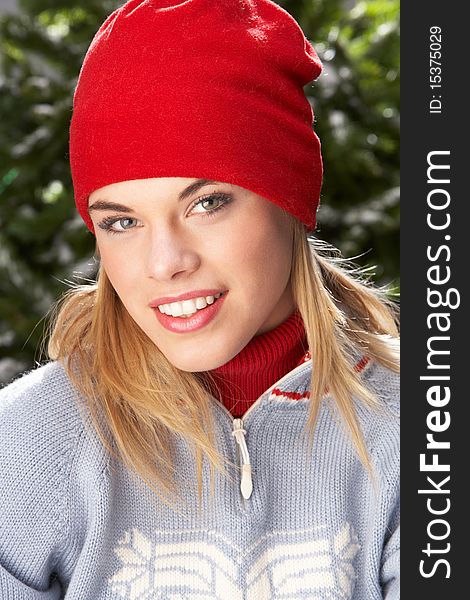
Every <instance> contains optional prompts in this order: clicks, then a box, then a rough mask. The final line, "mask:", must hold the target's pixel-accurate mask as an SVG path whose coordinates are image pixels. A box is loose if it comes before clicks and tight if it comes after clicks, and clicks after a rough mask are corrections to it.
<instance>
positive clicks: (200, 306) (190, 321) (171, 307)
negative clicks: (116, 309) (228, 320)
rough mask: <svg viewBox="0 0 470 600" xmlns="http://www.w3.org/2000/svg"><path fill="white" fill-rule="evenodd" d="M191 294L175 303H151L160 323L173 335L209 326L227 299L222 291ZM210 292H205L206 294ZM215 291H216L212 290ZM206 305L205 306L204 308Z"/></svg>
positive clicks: (159, 301)
mask: <svg viewBox="0 0 470 600" xmlns="http://www.w3.org/2000/svg"><path fill="white" fill-rule="evenodd" d="M201 291H202V290H200V291H199V292H198V293H197V295H196V294H191V295H192V297H190V298H188V295H186V296H185V297H183V298H184V299H183V298H182V297H181V296H180V299H178V300H176V299H175V298H173V299H172V300H173V302H162V300H168V299H169V298H161V299H158V300H157V301H153V302H152V303H151V308H153V311H154V313H155V316H156V317H157V319H158V321H159V322H160V324H161V325H163V327H165V329H168V330H169V331H172V332H173V333H190V332H193V331H197V330H198V329H201V328H203V327H205V326H206V325H208V324H209V323H210V322H211V321H212V320H213V319H214V318H215V317H216V315H217V314H218V312H219V310H220V309H221V308H222V305H223V303H224V301H225V298H226V297H227V293H222V292H220V291H217V292H215V293H214V294H207V295H206V294H201ZM206 291H209V290H204V292H206ZM212 291H214V290H212ZM204 304H205V306H204Z"/></svg>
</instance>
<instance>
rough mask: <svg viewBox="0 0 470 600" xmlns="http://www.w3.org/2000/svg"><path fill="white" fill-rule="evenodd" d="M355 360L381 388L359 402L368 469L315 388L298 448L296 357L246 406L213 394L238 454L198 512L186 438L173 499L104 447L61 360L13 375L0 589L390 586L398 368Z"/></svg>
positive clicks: (8, 597)
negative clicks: (313, 421) (315, 417)
mask: <svg viewBox="0 0 470 600" xmlns="http://www.w3.org/2000/svg"><path fill="white" fill-rule="evenodd" d="M361 367H364V368H363V375H362V376H363V377H364V378H366V380H367V382H368V385H369V386H371V388H372V389H373V390H375V391H376V393H377V394H378V395H379V398H380V400H381V403H382V408H381V409H380V410H371V409H366V408H364V406H363V405H362V404H359V403H358V404H357V410H358V416H359V419H360V423H361V426H362V429H363V432H364V435H365V439H366V442H367V445H368V448H369V451H370V455H371V458H372V461H373V465H374V468H375V474H376V476H375V481H374V480H372V479H371V477H370V475H369V474H368V472H367V471H366V470H365V469H364V467H363V466H362V464H361V463H360V461H359V460H358V458H357V456H356V454H355V453H354V450H353V448H352V446H351V442H350V440H349V438H348V435H347V434H346V433H345V430H344V429H343V427H342V425H341V423H340V420H339V419H338V417H337V415H336V414H335V411H334V410H333V409H332V404H331V401H330V400H329V399H328V398H326V399H325V401H324V403H323V406H322V409H321V411H320V415H319V421H318V426H317V429H316V434H315V439H314V444H313V451H312V453H311V455H308V444H307V439H308V438H307V436H305V435H304V434H303V431H304V426H305V423H306V419H307V415H308V404H309V398H308V386H309V377H310V372H311V368H312V366H311V361H309V362H306V363H304V364H303V365H301V366H299V367H297V368H296V369H294V371H292V372H291V373H289V374H288V375H286V376H285V377H283V378H282V379H281V380H280V381H279V382H277V383H276V384H275V385H274V387H273V388H271V389H270V390H267V391H266V392H265V393H264V394H263V395H262V396H261V397H260V398H259V399H258V401H257V402H256V403H255V404H254V405H253V407H252V408H251V409H250V410H249V411H248V413H246V414H245V416H244V418H243V421H240V420H234V419H233V418H232V417H231V415H230V413H229V412H228V411H227V410H226V409H225V408H224V407H223V406H222V405H221V404H219V403H217V402H216V401H215V400H214V402H213V413H214V416H215V423H216V432H217V442H218V445H219V449H220V450H221V452H223V453H224V455H226V456H228V457H229V458H230V459H231V460H232V461H233V462H234V463H235V464H236V465H237V468H235V467H234V469H233V472H232V475H233V478H232V481H231V480H230V479H228V478H224V477H222V476H217V480H216V487H215V497H214V499H213V501H212V502H211V500H210V493H209V490H208V489H207V486H206V488H205V491H204V495H203V505H202V511H200V512H198V507H197V505H198V500H197V483H196V481H197V479H196V473H195V469H194V464H193V461H192V458H191V452H190V449H189V448H188V446H187V445H186V443H185V442H184V441H183V440H179V439H178V440H175V444H174V452H175V461H176V464H177V467H178V468H177V482H178V484H179V485H180V486H181V489H182V497H183V503H182V504H180V505H179V506H180V509H179V510H177V511H175V510H171V509H170V508H168V507H167V506H166V505H165V504H163V503H162V502H160V501H159V500H158V498H156V497H155V496H154V495H152V494H151V493H150V492H149V491H148V490H147V488H146V487H145V486H143V485H142V483H141V482H140V481H139V480H138V478H137V477H136V476H135V475H133V474H131V473H130V472H129V471H128V470H126V469H125V468H124V467H123V465H122V464H121V463H120V462H119V461H116V460H114V459H111V458H110V457H109V456H108V454H107V453H106V452H105V450H104V449H103V447H102V445H101V444H100V442H99V439H98V437H97V435H96V434H95V433H94V432H93V429H92V428H90V427H88V426H86V421H87V418H86V416H83V411H81V410H80V407H79V404H80V403H81V402H82V401H81V400H80V399H77V397H76V394H75V393H74V390H73V388H72V386H71V384H70V382H69V380H68V379H67V376H66V374H65V373H64V370H63V368H62V367H61V366H60V365H59V364H56V363H51V364H48V365H46V366H45V367H42V368H39V369H37V370H35V371H33V372H31V373H30V374H28V375H26V376H24V377H22V378H20V379H18V380H17V381H16V382H14V383H13V384H11V385H10V386H8V387H6V388H4V389H3V390H2V391H1V392H0V598H1V599H2V600H57V599H59V598H66V599H70V600H120V599H123V598H124V599H126V600H151V599H152V600H153V599H161V600H176V599H178V600H183V599H185V600H196V599H197V600H209V599H217V600H242V599H246V600H281V599H282V600H284V599H285V600H288V599H290V600H294V599H295V600H301V599H309V600H314V599H317V600H351V599H353V600H378V599H379V598H380V599H382V598H386V599H387V600H397V599H398V598H399V583H398V556H399V555H398V547H399V533H398V532H399V529H398V498H399V496H398V475H399V454H398V377H397V376H396V375H394V374H392V373H391V372H389V371H387V370H386V369H384V368H382V367H380V366H378V365H376V364H372V363H369V364H367V365H365V364H364V362H363V363H362V365H361ZM309 459H310V460H309ZM241 463H242V466H243V473H244V475H243V478H242V476H241V470H240V469H238V465H239V464H241ZM250 470H251V476H250ZM207 475H208V473H207V472H206V471H204V478H205V480H206V481H207ZM241 482H242V485H240V484H241Z"/></svg>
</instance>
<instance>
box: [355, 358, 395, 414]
mask: <svg viewBox="0 0 470 600" xmlns="http://www.w3.org/2000/svg"><path fill="white" fill-rule="evenodd" d="M363 381H364V383H365V384H366V385H367V387H368V388H369V389H370V390H371V391H372V393H373V394H374V396H375V397H376V398H377V400H378V403H379V406H381V407H382V409H384V410H385V411H386V412H388V413H389V414H391V415H393V416H394V418H395V419H397V420H398V419H399V418H400V374H399V373H396V372H395V371H392V370H391V369H388V368H387V367H384V366H383V365H380V364H379V363H377V362H374V361H371V362H370V363H368V364H367V365H366V366H365V368H364V373H363Z"/></svg>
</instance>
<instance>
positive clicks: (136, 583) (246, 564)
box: [110, 523, 359, 600]
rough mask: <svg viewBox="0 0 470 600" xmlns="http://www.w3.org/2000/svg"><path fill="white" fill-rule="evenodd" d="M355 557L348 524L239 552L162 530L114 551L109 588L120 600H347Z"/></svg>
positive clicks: (281, 536)
mask: <svg viewBox="0 0 470 600" xmlns="http://www.w3.org/2000/svg"><path fill="white" fill-rule="evenodd" d="M171 537H177V538H178V539H175V540H174V541H168V539H169V538H171ZM181 537H184V538H186V539H185V540H181ZM164 540H166V541H164ZM225 547H228V551H227V550H226V549H225ZM358 551H359V544H358V539H357V535H356V534H355V532H354V529H353V528H352V526H351V525H350V524H349V523H346V524H345V525H344V526H343V527H341V528H340V529H339V530H338V531H336V532H335V533H334V534H333V535H330V536H328V535H327V532H326V531H325V528H323V531H322V528H320V530H318V528H317V529H316V530H313V529H311V530H305V531H299V532H276V533H271V534H267V535H264V536H262V537H261V538H260V539H259V540H258V541H257V542H256V543H255V544H254V545H252V546H251V547H249V548H245V549H244V548H241V547H235V546H234V543H233V542H232V541H230V540H228V539H226V538H225V537H224V536H223V535H221V534H219V533H216V532H204V531H200V532H197V531H193V532H185V533H184V534H182V533H181V532H178V533H176V534H175V532H164V531H161V532H156V534H155V537H154V539H153V540H150V539H149V538H148V537H146V536H145V535H144V534H143V533H142V532H141V531H139V529H137V528H134V529H133V530H131V531H128V532H126V533H125V535H124V537H123V538H122V540H120V542H119V544H118V546H117V547H116V548H115V553H116V555H117V556H118V557H119V560H120V561H121V563H122V566H121V568H120V569H119V570H118V571H117V572H116V573H115V574H114V575H113V577H112V578H111V579H110V584H111V586H112V589H113V591H115V592H117V593H118V594H119V596H120V597H122V598H125V599H126V600H151V599H155V600H156V599H161V600H164V599H165V600H167V599H168V600H170V599H171V600H177V599H178V600H181V599H182V598H185V599H188V600H189V599H197V600H203V599H213V600H226V599H227V598H230V600H243V599H244V598H246V600H259V599H260V598H269V599H270V600H284V599H286V600H287V599H288V598H293V597H295V594H309V596H308V597H309V598H311V600H315V599H317V600H349V599H350V598H351V596H352V592H353V589H354V580H355V572H354V568H353V559H354V557H355V556H356V554H357V552H358ZM234 557H236V558H235V559H234Z"/></svg>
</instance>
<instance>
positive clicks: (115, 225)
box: [98, 217, 138, 233]
mask: <svg viewBox="0 0 470 600" xmlns="http://www.w3.org/2000/svg"><path fill="white" fill-rule="evenodd" d="M137 225H138V221H137V219H134V218H132V217H121V218H116V217H106V218H105V219H103V220H102V221H101V223H99V224H98V227H100V228H101V229H104V230H105V231H108V232H109V233H121V232H123V231H127V230H129V229H134V228H135V227H137Z"/></svg>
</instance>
